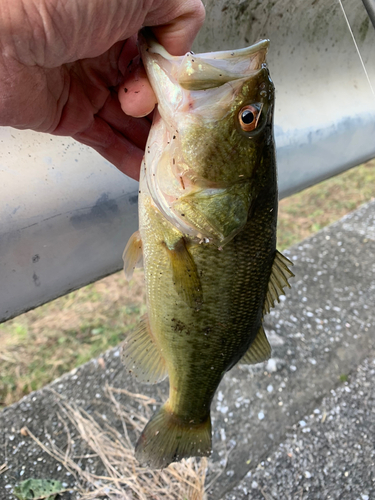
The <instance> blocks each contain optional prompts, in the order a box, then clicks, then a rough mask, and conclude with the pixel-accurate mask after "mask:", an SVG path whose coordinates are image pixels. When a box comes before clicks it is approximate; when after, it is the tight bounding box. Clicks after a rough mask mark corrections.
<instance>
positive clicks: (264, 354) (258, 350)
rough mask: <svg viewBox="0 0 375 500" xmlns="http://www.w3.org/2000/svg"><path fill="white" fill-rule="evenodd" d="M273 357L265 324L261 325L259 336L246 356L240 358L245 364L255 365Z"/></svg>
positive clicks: (241, 362)
mask: <svg viewBox="0 0 375 500" xmlns="http://www.w3.org/2000/svg"><path fill="white" fill-rule="evenodd" d="M270 357H271V346H270V344H269V342H268V339H267V337H266V333H265V331H264V328H263V325H260V328H259V330H258V333H257V336H256V337H255V339H254V342H253V343H252V344H251V346H250V347H249V349H248V350H247V351H246V354H245V355H244V357H243V358H242V359H241V360H240V364H243V365H255V364H256V363H261V362H262V361H267V359H269V358H270Z"/></svg>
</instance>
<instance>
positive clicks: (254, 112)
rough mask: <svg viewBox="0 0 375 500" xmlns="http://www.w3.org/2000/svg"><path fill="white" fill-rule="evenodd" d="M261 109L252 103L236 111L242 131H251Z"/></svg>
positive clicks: (254, 126)
mask: <svg viewBox="0 0 375 500" xmlns="http://www.w3.org/2000/svg"><path fill="white" fill-rule="evenodd" d="M261 110H262V108H261V107H257V106H253V105H252V104H248V105H247V106H244V107H243V108H241V110H240V112H239V113H238V120H239V122H240V126H241V128H242V130H243V131H244V132H251V131H252V130H254V129H255V128H256V127H257V125H258V122H259V118H260V112H261Z"/></svg>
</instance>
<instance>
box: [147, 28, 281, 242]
mask: <svg viewBox="0 0 375 500" xmlns="http://www.w3.org/2000/svg"><path fill="white" fill-rule="evenodd" d="M268 45H269V41H268V40H262V41H260V42H258V43H256V44H254V45H252V46H250V47H247V48H245V49H239V50H233V51H222V52H211V53H204V54H193V53H192V52H188V53H187V54H185V55H184V56H172V55H170V54H169V53H168V52H167V51H166V50H165V49H164V48H163V47H162V46H161V45H160V44H158V43H157V42H156V40H155V39H153V38H152V37H150V35H149V34H147V35H146V36H143V37H142V38H141V42H140V47H141V54H142V59H143V63H144V65H145V69H146V72H147V75H148V78H149V80H150V83H151V86H152V88H153V90H154V92H155V94H156V97H157V101H158V106H157V111H156V113H155V117H154V123H153V126H152V128H151V132H150V136H149V141H148V144H147V146H146V154H145V162H144V165H145V168H144V176H145V179H146V181H147V186H148V189H149V192H150V194H151V196H152V198H153V200H154V202H155V204H156V206H157V207H158V208H159V210H160V211H161V212H162V213H163V215H164V216H165V217H166V218H167V219H168V220H169V221H170V222H171V223H172V224H173V225H174V226H175V227H177V228H178V229H179V230H181V231H182V232H184V233H186V234H189V235H190V236H193V237H196V238H200V239H202V238H203V239H204V240H207V241H211V240H212V241H216V242H217V243H218V244H223V243H225V242H226V241H229V239H231V238H232V237H233V236H234V235H235V234H236V232H238V230H239V229H240V228H241V227H242V226H243V225H244V223H245V222H246V219H247V216H248V208H249V204H250V202H251V199H252V197H253V196H254V190H256V188H257V187H256V186H255V185H254V183H255V177H256V178H257V179H258V177H259V169H261V168H262V164H263V163H264V162H262V159H263V158H264V154H265V148H266V147H267V144H269V143H270V141H273V133H272V121H273V106H274V86H273V83H272V81H271V79H270V76H269V72H268V69H267V67H266V64H265V57H266V53H267V49H268ZM256 173H258V174H257V176H255V174H256ZM233 206H234V207H235V209H234V211H233V210H232V212H233V213H232V212H231V214H230V216H229V217H228V211H227V207H233ZM220 207H221V208H220ZM220 210H221V211H222V212H223V213H222V214H220ZM202 217H203V219H204V220H203V219H202ZM225 217H226V219H227V221H226V222H225V223H224V222H222V221H221V219H224V218H225ZM231 217H232V220H231ZM218 218H219V219H220V220H215V219H218ZM198 219H199V220H201V222H199V223H198V222H197V220H198ZM202 221H203V222H202ZM224 226H225V227H224Z"/></svg>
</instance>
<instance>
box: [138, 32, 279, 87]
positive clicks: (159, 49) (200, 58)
mask: <svg viewBox="0 0 375 500" xmlns="http://www.w3.org/2000/svg"><path fill="white" fill-rule="evenodd" d="M139 43H140V49H141V54H142V59H143V61H144V63H145V66H146V71H147V66H149V64H148V61H150V59H151V60H154V61H155V62H156V61H159V62H160V60H164V61H163V67H164V69H165V70H166V71H167V73H169V77H170V78H171V79H173V80H174V81H175V82H176V83H177V84H178V85H180V86H181V87H182V88H183V89H185V90H190V91H194V90H207V89H212V88H215V87H220V86H221V85H224V84H225V83H227V82H231V81H233V80H239V79H242V78H248V77H249V76H251V75H252V74H254V73H255V72H257V71H259V70H260V69H261V68H262V66H263V65H264V64H265V60H266V54H267V51H268V47H269V43H270V42H269V40H268V39H264V40H260V41H258V42H256V43H255V44H253V45H250V46H249V47H246V48H242V49H236V50H224V51H220V52H214V53H213V52H206V53H202V54H194V53H193V52H188V53H187V54H185V55H184V56H172V55H171V54H169V52H167V51H166V50H165V48H164V47H163V46H162V45H160V44H159V43H158V42H157V40H156V38H155V37H154V36H153V34H152V32H151V30H149V29H147V28H146V29H143V30H142V32H141V34H140V36H139ZM148 73H149V71H148ZM149 77H150V79H151V80H152V75H150V74H149ZM151 83H153V82H152V81H151ZM157 97H158V96H157Z"/></svg>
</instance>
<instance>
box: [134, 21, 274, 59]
mask: <svg viewBox="0 0 375 500" xmlns="http://www.w3.org/2000/svg"><path fill="white" fill-rule="evenodd" d="M138 43H139V46H140V49H141V52H142V53H143V52H149V53H151V54H159V55H161V56H163V57H164V58H165V59H168V60H169V61H175V60H178V59H181V58H182V57H184V55H181V56H173V55H172V54H170V53H169V52H168V51H167V50H166V49H165V48H164V47H163V46H162V45H160V43H159V42H158V41H157V39H156V37H155V36H154V34H153V33H152V31H151V30H150V29H149V28H143V29H142V30H141V31H140V32H139V35H138ZM269 45H270V40H269V39H268V38H263V39H261V40H258V41H257V42H255V43H254V44H253V45H249V47H245V48H241V49H234V50H221V51H218V52H215V53H214V54H215V56H212V52H202V53H199V54H197V57H200V58H205V59H206V58H210V59H213V60H218V59H231V58H233V57H243V58H244V59H245V58H248V57H250V56H252V55H254V54H256V53H257V52H260V51H262V50H265V51H267V50H268V48H269ZM187 54H192V55H195V54H194V52H191V51H190V52H187V53H186V54H185V55H187ZM260 67H261V66H260ZM260 67H259V69H260Z"/></svg>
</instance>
